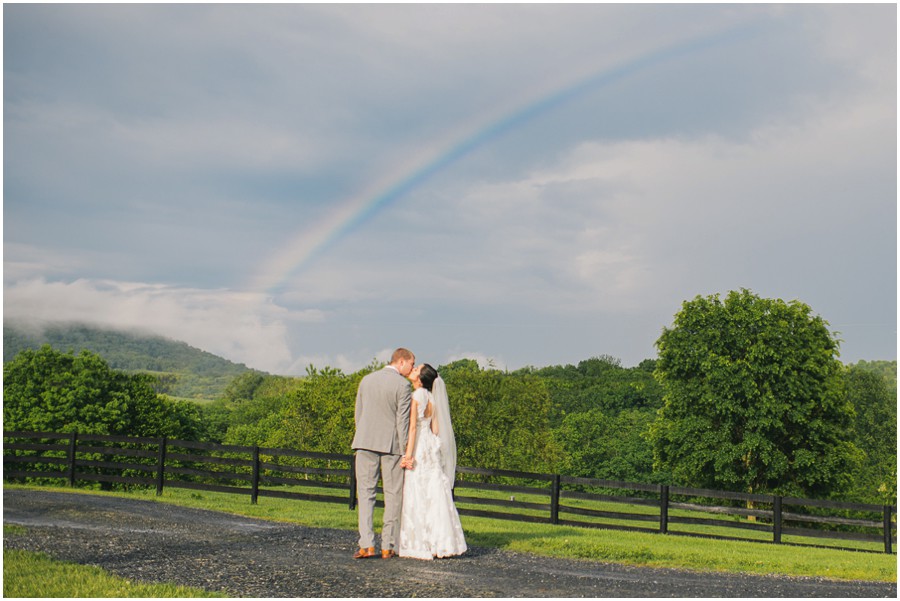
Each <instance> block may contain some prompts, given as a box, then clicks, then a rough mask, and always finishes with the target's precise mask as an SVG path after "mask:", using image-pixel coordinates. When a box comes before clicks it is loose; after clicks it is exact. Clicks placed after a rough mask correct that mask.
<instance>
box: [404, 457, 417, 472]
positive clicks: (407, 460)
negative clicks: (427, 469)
mask: <svg viewBox="0 0 900 601" xmlns="http://www.w3.org/2000/svg"><path fill="white" fill-rule="evenodd" d="M415 464H416V460H415V459H413V458H412V457H410V456H409V455H404V456H403V459H401V460H400V467H402V468H403V469H405V470H411V469H413V467H415Z"/></svg>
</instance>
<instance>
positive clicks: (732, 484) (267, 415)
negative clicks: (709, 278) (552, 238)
mask: <svg viewBox="0 0 900 601" xmlns="http://www.w3.org/2000/svg"><path fill="white" fill-rule="evenodd" d="M657 347H658V350H659V354H658V357H657V358H656V359H648V360H645V361H643V362H642V363H640V364H639V365H638V366H636V367H631V368H626V367H623V366H622V365H621V363H620V361H619V360H618V359H616V358H615V357H612V356H609V355H602V356H597V357H592V358H589V359H586V360H584V361H581V362H579V363H578V364H577V365H564V366H563V365H557V366H549V367H542V368H535V367H527V368H523V369H519V370H514V371H508V370H498V369H493V368H488V369H485V368H482V367H480V366H479V365H478V363H476V362H475V361H473V360H470V359H463V360H459V361H455V362H453V363H450V364H447V365H441V366H438V371H439V372H440V373H441V376H442V377H443V378H444V380H445V381H446V383H447V389H448V392H449V395H450V404H451V411H452V413H453V419H454V430H455V432H456V435H457V446H458V453H459V464H460V465H468V466H473V467H484V468H491V469H510V470H517V471H531V472H540V473H562V474H567V475H572V476H583V477H591V478H602V479H609V480H624V481H630V482H644V483H669V484H679V485H684V486H694V487H701V488H715V489H720V490H734V491H740V492H754V493H761V494H768V493H774V494H783V495H790V496H806V497H816V498H840V499H842V500H850V501H859V502H866V503H896V488H897V485H896V451H897V438H896V424H897V402H896V399H897V391H896V361H890V362H888V361H873V362H860V363H858V364H856V365H844V364H842V363H841V362H840V361H839V360H838V358H837V357H838V355H837V347H838V344H837V339H836V337H835V335H834V334H833V333H831V332H830V331H829V330H828V328H827V323H826V322H824V321H823V320H822V319H821V318H819V317H817V316H815V315H814V314H813V313H812V311H811V310H810V308H809V307H808V306H806V305H804V304H803V303H799V302H797V301H793V302H790V303H786V302H784V301H781V300H777V299H775V300H772V299H763V298H759V297H758V296H756V295H754V294H753V293H752V292H750V291H747V290H741V291H737V292H732V293H729V294H728V295H727V297H726V298H724V299H723V298H720V297H719V296H718V295H714V296H710V297H705V298H703V297H697V298H695V299H693V300H691V301H686V302H685V303H684V304H683V305H682V308H681V311H680V312H679V313H678V314H677V315H676V317H675V322H674V324H673V325H672V327H670V328H666V329H664V330H663V334H662V336H661V337H660V339H659V341H658V342H657ZM381 367H382V365H381V364H379V363H377V362H374V361H373V363H371V364H370V365H369V366H367V367H365V368H364V369H362V370H359V371H357V372H355V373H350V374H345V373H343V372H342V371H340V370H337V369H333V368H324V369H316V368H314V367H312V366H310V367H309V368H308V369H307V373H306V375H305V376H304V377H286V376H274V375H268V374H262V373H259V372H245V373H243V374H241V375H239V376H237V377H235V378H233V379H232V380H231V382H230V384H229V385H228V386H227V388H226V389H225V391H224V393H223V394H222V396H221V397H220V398H219V399H217V400H216V401H214V402H212V403H207V404H203V405H200V404H197V403H192V402H188V401H183V400H173V399H171V398H169V397H167V396H166V395H163V394H158V393H157V392H156V391H155V390H154V382H153V377H152V376H150V375H147V374H129V373H125V372H120V371H117V370H114V369H112V368H110V367H109V365H108V364H107V363H106V362H105V361H104V360H103V359H102V358H101V357H100V356H98V355H96V354H94V353H91V352H90V351H82V352H80V353H79V354H77V355H76V354H74V353H72V352H67V353H64V352H61V351H57V350H54V349H53V348H52V347H50V346H44V347H42V348H40V349H37V350H34V349H28V350H25V351H22V352H20V353H19V354H18V355H17V356H16V357H15V358H14V359H13V360H12V361H10V362H8V363H7V364H5V366H4V428H5V429H7V430H36V431H58V432H66V431H72V430H78V431H80V432H89V433H99V434H127V435H134V436H168V437H170V438H184V439H190V440H204V441H213V442H221V443H225V444H237V445H260V446H267V447H286V448H297V449H303V450H311V451H320V452H329V453H349V452H351V450H350V441H351V439H352V437H353V430H354V424H353V415H354V403H355V397H356V389H357V386H358V384H359V381H360V379H361V378H362V377H363V376H364V375H365V374H367V373H369V372H371V371H372V370H375V369H379V368H381Z"/></svg>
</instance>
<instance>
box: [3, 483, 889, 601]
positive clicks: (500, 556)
mask: <svg viewBox="0 0 900 601" xmlns="http://www.w3.org/2000/svg"><path fill="white" fill-rule="evenodd" d="M3 523H4V524H18V525H21V526H24V527H25V529H26V533H25V534H14V535H9V536H4V539H3V547H4V549H7V548H15V549H28V550H32V551H44V552H46V553H48V554H49V555H50V556H52V557H54V558H56V559H60V560H65V561H72V562H76V563H81V564H92V565H97V566H100V567H102V568H104V569H106V570H108V571H110V572H112V573H114V574H117V575H119V576H123V577H125V578H129V579H136V580H142V581H148V582H172V583H176V584H182V585H188V586H194V587H200V588H204V589H207V590H212V591H224V592H226V593H227V594H228V595H229V596H232V597H257V598H268V597H368V598H371V597H445V598H446V597H557V598H559V597H869V598H871V597H891V598H896V596H897V585H896V584H890V583H878V582H858V581H856V582H836V581H829V580H823V579H818V578H781V577H766V576H749V575H732V574H729V575H722V574H701V573H694V572H687V571H680V570H666V569H654V568H638V567H627V566H619V565H614V564H604V563H598V562H588V561H575V560H560V559H547V558H542V557H537V556H533V555H528V554H521V553H510V552H505V551H498V550H496V549H486V548H475V549H470V550H469V551H468V552H467V553H466V554H465V555H464V556H462V557H459V558H456V559H446V560H439V561H434V562H423V561H416V560H413V559H393V560H388V561H383V560H381V559H370V560H361V561H360V560H353V559H352V558H351V557H350V556H351V554H352V552H353V549H354V548H355V542H356V540H355V539H356V535H355V533H354V532H349V531H346V530H332V529H324V528H306V527H303V526H297V525H291V524H278V523H273V522H267V521H263V520H256V519H251V518H244V517H239V516H234V515H230V514H225V513H219V512H214V511H204V510H198V509H187V508H182V507H177V506H173V505H168V504H163V503H155V502H152V501H144V500H135V499H121V498H114V497H107V496H103V495H86V494H68V493H56V492H44V491H30V490H29V491H4V493H3Z"/></svg>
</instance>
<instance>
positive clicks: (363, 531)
mask: <svg viewBox="0 0 900 601" xmlns="http://www.w3.org/2000/svg"><path fill="white" fill-rule="evenodd" d="M401 459H402V457H401V456H400V455H391V454H388V453H375V452H374V451H366V450H364V449H359V450H357V451H356V497H357V499H358V500H359V546H360V547H361V548H364V549H366V548H369V547H374V546H375V527H374V526H373V524H372V517H373V514H374V513H375V487H376V486H377V485H378V478H379V474H380V476H381V480H382V489H383V490H384V520H383V521H384V525H383V526H382V528H381V549H382V550H387V549H393V550H395V551H396V550H397V548H398V547H399V545H400V509H401V507H402V505H403V468H402V467H400V460H401Z"/></svg>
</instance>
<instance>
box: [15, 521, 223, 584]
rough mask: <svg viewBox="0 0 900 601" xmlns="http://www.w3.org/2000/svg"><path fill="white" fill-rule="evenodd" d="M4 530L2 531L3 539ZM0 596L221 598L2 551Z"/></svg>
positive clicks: (89, 568) (39, 554) (94, 569)
mask: <svg viewBox="0 0 900 601" xmlns="http://www.w3.org/2000/svg"><path fill="white" fill-rule="evenodd" d="M6 534H7V530H6V528H4V536H6ZM3 596H4V597H14V598H29V597H49V598H60V597H88V598H96V597H140V598H149V597H178V598H183V597H223V596H224V595H218V594H213V593H208V592H206V591H203V590H198V589H193V588H188V587H184V586H176V585H173V584H144V583H140V582H131V581H130V580H126V579H124V578H119V577H118V576H113V575H111V574H109V573H108V572H106V571H105V570H102V569H100V568H98V567H95V566H82V565H78V564H73V563H67V562H62V561H54V560H52V559H50V558H49V557H48V556H47V555H45V554H43V553H32V552H30V551H20V550H17V549H4V551H3Z"/></svg>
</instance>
